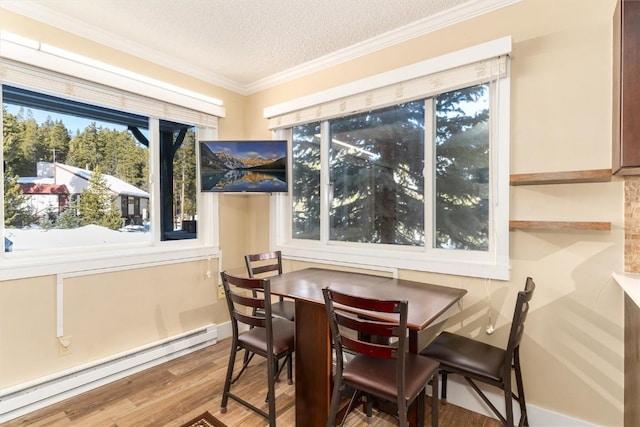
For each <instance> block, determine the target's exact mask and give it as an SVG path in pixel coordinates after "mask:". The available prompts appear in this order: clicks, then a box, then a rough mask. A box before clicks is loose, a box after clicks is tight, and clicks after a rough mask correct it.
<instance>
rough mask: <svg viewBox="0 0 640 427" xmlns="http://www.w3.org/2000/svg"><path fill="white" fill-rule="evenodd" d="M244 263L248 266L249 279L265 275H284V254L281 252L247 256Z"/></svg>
mask: <svg viewBox="0 0 640 427" xmlns="http://www.w3.org/2000/svg"><path fill="white" fill-rule="evenodd" d="M244 262H245V263H246V264H247V273H249V277H255V276H256V275H259V274H264V273H271V274H272V275H276V274H282V252H280V251H274V252H263V253H259V254H249V255H245V256H244Z"/></svg>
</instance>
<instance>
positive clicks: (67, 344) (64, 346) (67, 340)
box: [58, 335, 72, 356]
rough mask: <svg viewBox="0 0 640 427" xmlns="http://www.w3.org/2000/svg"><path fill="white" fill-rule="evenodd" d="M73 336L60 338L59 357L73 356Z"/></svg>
mask: <svg viewBox="0 0 640 427" xmlns="http://www.w3.org/2000/svg"><path fill="white" fill-rule="evenodd" d="M71 350H72V346H71V335H65V336H63V337H59V338H58V356H67V355H69V354H71Z"/></svg>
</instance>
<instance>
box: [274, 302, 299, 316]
mask: <svg viewBox="0 0 640 427" xmlns="http://www.w3.org/2000/svg"><path fill="white" fill-rule="evenodd" d="M271 315H272V316H274V317H280V318H282V319H287V320H294V319H295V317H296V303H295V302H293V301H278V302H274V303H273V304H271Z"/></svg>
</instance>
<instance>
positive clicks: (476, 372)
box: [420, 332, 510, 382]
mask: <svg viewBox="0 0 640 427" xmlns="http://www.w3.org/2000/svg"><path fill="white" fill-rule="evenodd" d="M420 354H422V355H424V356H427V357H430V358H433V359H435V360H438V361H439V362H440V364H441V368H442V369H445V370H451V371H454V372H456V371H457V372H460V373H461V374H463V375H464V374H465V373H469V374H471V375H472V376H478V377H488V378H491V379H492V380H493V381H495V382H502V380H503V376H504V363H505V357H506V351H505V350H503V349H501V348H498V347H495V346H492V345H489V344H486V343H483V342H480V341H476V340H474V339H471V338H467V337H464V336H461V335H456V334H452V333H450V332H442V333H441V334H440V335H438V336H437V337H436V338H435V339H434V340H433V341H432V342H431V343H430V344H429V345H428V346H427V347H426V348H425V349H424V350H422V351H421V352H420ZM506 363H510V361H506Z"/></svg>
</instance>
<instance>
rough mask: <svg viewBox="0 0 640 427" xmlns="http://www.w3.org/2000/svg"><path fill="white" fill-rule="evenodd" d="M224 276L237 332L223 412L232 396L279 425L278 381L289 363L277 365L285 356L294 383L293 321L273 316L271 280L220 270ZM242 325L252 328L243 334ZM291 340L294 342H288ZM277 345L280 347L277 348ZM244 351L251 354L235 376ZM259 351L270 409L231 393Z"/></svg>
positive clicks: (234, 338)
mask: <svg viewBox="0 0 640 427" xmlns="http://www.w3.org/2000/svg"><path fill="white" fill-rule="evenodd" d="M220 276H221V277H222V284H223V287H224V291H225V299H226V301H227V306H228V308H229V315H230V318H231V326H232V334H233V338H232V339H233V342H232V344H231V354H230V356H229V365H228V367H227V375H226V378H225V385H224V391H223V393H222V402H221V404H220V411H221V412H223V413H224V412H226V411H227V402H228V399H229V398H231V399H233V400H235V401H237V402H238V403H240V404H242V405H244V406H246V407H247V408H249V409H251V410H253V411H255V412H257V413H258V414H260V415H262V416H263V417H265V418H267V419H268V420H269V425H270V426H275V425H276V406H275V402H276V399H275V382H276V381H277V378H278V375H279V373H280V370H282V368H283V367H284V365H285V364H284V363H283V364H282V365H281V366H280V369H278V368H277V364H278V361H279V360H280V359H285V361H286V365H287V377H288V380H289V384H292V383H293V359H292V355H293V351H294V335H293V322H291V321H289V320H285V319H280V318H273V316H272V315H271V304H270V303H269V302H270V301H271V289H270V282H269V280H268V279H255V278H241V277H236V276H231V275H229V274H227V273H226V272H224V271H223V272H221V273H220ZM256 310H262V311H263V312H264V313H265V315H261V314H256V313H255V311H256ZM240 324H244V325H247V326H248V327H249V330H248V331H247V332H244V334H241V333H240ZM285 329H286V331H285ZM274 334H282V336H281V337H280V338H281V339H282V340H284V341H287V343H286V344H282V343H276V340H274ZM289 340H290V342H288V341H289ZM276 346H277V347H278V348H277V349H276ZM262 347H264V349H266V351H264V350H263V349H262ZM241 350H246V354H249V356H248V357H245V358H244V361H243V364H242V368H241V369H240V372H238V374H237V375H236V376H235V377H234V376H233V371H234V366H235V359H236V354H237V352H238V351H241ZM256 354H258V355H260V356H262V357H264V358H266V359H267V383H268V391H267V398H266V402H267V405H268V411H264V410H262V409H260V408H258V407H257V406H255V405H253V404H251V403H250V402H248V401H247V400H245V399H243V398H242V397H240V396H238V395H237V394H234V393H232V392H231V385H233V384H234V383H236V381H238V379H239V378H240V376H241V375H242V373H243V372H244V371H245V369H246V368H247V366H248V365H249V363H250V362H251V360H252V359H253V357H254V356H255V355H256Z"/></svg>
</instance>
